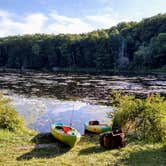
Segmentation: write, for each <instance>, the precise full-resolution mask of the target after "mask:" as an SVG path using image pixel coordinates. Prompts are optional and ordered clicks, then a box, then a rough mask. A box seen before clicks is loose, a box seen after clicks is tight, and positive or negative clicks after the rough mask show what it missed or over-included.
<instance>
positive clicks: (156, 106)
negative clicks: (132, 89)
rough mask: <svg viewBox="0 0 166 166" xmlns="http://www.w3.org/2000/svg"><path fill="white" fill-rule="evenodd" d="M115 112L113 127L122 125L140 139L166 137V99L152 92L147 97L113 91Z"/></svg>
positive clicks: (160, 138)
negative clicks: (142, 97)
mask: <svg viewBox="0 0 166 166" xmlns="http://www.w3.org/2000/svg"><path fill="white" fill-rule="evenodd" d="M111 99H112V100H113V106H114V109H115V112H114V113H113V127H122V128H123V130H124V131H125V132H126V133H134V134H135V135H136V137H137V138H138V139H143V140H151V141H164V140H165V139H166V100H165V99H164V98H163V97H161V96H160V95H158V94H157V95H156V94H154V95H153V94H152V95H149V96H148V97H147V98H146V99H138V98H136V97H135V96H129V95H121V94H120V93H118V92H113V93H112V96H111Z"/></svg>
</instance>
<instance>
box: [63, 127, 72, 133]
mask: <svg viewBox="0 0 166 166" xmlns="http://www.w3.org/2000/svg"><path fill="white" fill-rule="evenodd" d="M70 130H71V128H70V127H67V126H63V131H64V132H65V133H68V132H69V131H70Z"/></svg>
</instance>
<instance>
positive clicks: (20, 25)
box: [0, 10, 95, 37]
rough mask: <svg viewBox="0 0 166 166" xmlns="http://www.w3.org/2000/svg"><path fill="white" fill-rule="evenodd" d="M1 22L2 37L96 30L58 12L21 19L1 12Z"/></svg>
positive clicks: (0, 33)
mask: <svg viewBox="0 0 166 166" xmlns="http://www.w3.org/2000/svg"><path fill="white" fill-rule="evenodd" d="M14 16H16V17H14ZM18 18H19V19H18ZM0 22H1V24H0V36H1V37H3V36H8V35H18V34H19V35H20V34H34V33H54V34H58V33H83V32H90V31H92V30H93V29H95V28H94V27H93V26H92V25H90V24H88V23H86V21H83V20H81V19H80V18H73V17H67V16H63V15H59V14H57V13H56V12H50V13H48V15H45V14H43V13H33V14H29V15H26V16H22V17H21V19H20V16H18V15H15V14H11V13H9V12H6V11H2V10H0Z"/></svg>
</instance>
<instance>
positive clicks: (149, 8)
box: [0, 0, 166, 36]
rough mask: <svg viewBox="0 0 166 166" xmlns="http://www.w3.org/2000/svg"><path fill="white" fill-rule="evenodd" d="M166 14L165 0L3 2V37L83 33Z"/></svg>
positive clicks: (0, 25)
mask: <svg viewBox="0 0 166 166" xmlns="http://www.w3.org/2000/svg"><path fill="white" fill-rule="evenodd" d="M158 13H166V0H27V1H25V0H0V22H1V23H0V36H8V35H17V34H34V33H53V34H59V33H83V32H90V31H92V30H96V29H102V28H109V27H111V26H113V25H116V24H117V23H119V22H121V21H139V20H141V19H142V18H146V17H150V16H153V15H156V14H158Z"/></svg>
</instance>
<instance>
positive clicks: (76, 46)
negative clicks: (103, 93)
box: [0, 14, 166, 70]
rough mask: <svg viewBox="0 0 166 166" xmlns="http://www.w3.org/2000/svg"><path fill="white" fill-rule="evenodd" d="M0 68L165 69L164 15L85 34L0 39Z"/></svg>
mask: <svg viewBox="0 0 166 166" xmlns="http://www.w3.org/2000/svg"><path fill="white" fill-rule="evenodd" d="M0 67H3V68H16V69H39V70H40V69H47V70H53V69H61V68H72V69H75V68H77V69H79V68H80V69H81V68H84V69H92V68H93V69H99V70H101V69H103V70H112V69H127V70H133V69H166V14H158V15H156V16H153V17H151V18H147V19H143V20H142V21H140V22H122V23H119V24H118V25H117V26H114V27H111V28H110V29H106V30H97V31H93V32H90V33H86V34H79V35H75V34H59V35H53V34H49V35H48V34H34V35H23V36H9V37H4V38H0Z"/></svg>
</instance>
